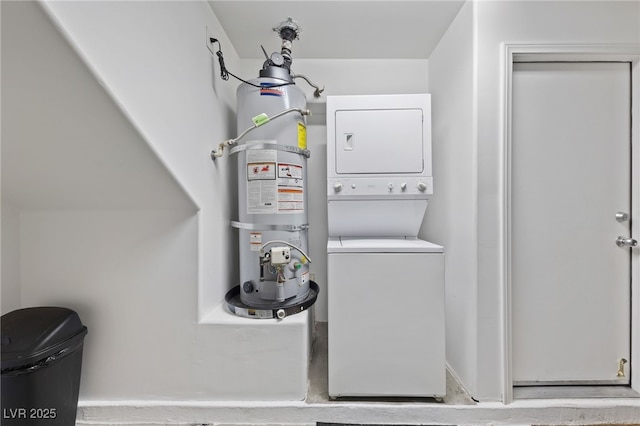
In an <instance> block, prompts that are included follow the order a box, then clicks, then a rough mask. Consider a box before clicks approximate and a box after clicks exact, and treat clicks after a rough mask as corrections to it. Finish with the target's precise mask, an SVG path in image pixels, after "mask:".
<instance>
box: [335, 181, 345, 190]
mask: <svg viewBox="0 0 640 426" xmlns="http://www.w3.org/2000/svg"><path fill="white" fill-rule="evenodd" d="M342 188H344V185H342V184H341V183H340V182H336V183H334V184H333V190H334V191H336V192H340V191H342Z"/></svg>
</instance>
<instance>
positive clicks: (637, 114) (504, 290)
mask: <svg viewBox="0 0 640 426" xmlns="http://www.w3.org/2000/svg"><path fill="white" fill-rule="evenodd" d="M548 61H553V62H630V63H631V80H632V81H631V92H632V93H631V111H632V116H631V123H632V126H631V166H632V177H631V180H632V188H631V211H632V215H633V216H634V217H635V218H636V220H635V221H634V220H632V223H631V233H632V235H633V236H635V237H636V238H638V237H639V236H640V185H639V184H638V183H637V182H640V129H639V127H640V126H638V125H637V124H638V123H640V44H621V45H556V44H527V43H503V44H502V75H501V81H502V84H501V88H502V93H501V102H500V106H501V113H500V116H501V120H502V122H501V126H502V135H501V146H500V159H501V161H500V162H501V164H502V171H501V177H500V188H499V192H500V195H501V196H500V202H501V215H500V218H499V221H500V226H501V230H502V239H501V242H500V247H499V256H500V263H501V265H500V269H501V274H500V287H501V294H502V312H501V317H502V318H501V319H502V321H501V323H502V330H501V332H502V339H501V341H502V365H503V368H504V370H503V383H502V387H503V389H502V396H503V403H505V404H509V403H511V402H512V401H513V375H512V352H511V345H512V339H511V333H512V329H511V319H512V311H511V294H512V293H511V283H512V282H511V188H512V183H511V143H512V122H511V119H512V108H513V93H512V77H513V63H514V62H548ZM630 361H631V362H630V365H631V366H635V368H632V369H631V388H632V389H633V390H635V391H636V392H640V250H633V255H632V259H631V360H630Z"/></svg>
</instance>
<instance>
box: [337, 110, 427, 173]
mask: <svg viewBox="0 0 640 426" xmlns="http://www.w3.org/2000/svg"><path fill="white" fill-rule="evenodd" d="M335 120H336V126H335V132H336V134H335V138H336V147H335V155H336V158H335V160H336V173H338V174H361V173H362V174H364V173H367V174H369V173H375V174H378V173H380V174H397V173H422V172H423V170H424V132H423V125H424V122H423V110H422V109H419V108H410V109H375V110H374V109H371V110H365V109H363V110H338V111H336V115H335Z"/></svg>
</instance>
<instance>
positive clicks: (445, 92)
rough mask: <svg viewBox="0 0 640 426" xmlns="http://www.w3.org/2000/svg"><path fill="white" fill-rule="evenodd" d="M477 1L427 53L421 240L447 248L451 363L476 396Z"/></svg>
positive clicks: (465, 7) (465, 8)
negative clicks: (427, 159) (428, 146)
mask: <svg viewBox="0 0 640 426" xmlns="http://www.w3.org/2000/svg"><path fill="white" fill-rule="evenodd" d="M473 9H474V3H472V2H467V3H466V4H465V5H464V6H463V8H462V9H461V10H460V12H459V13H458V15H457V16H456V19H455V20H454V21H453V23H452V24H451V26H450V27H449V29H448V31H447V33H446V34H445V35H444V37H443V38H442V39H441V40H440V43H439V44H438V46H437V47H436V49H435V50H434V52H433V53H432V54H431V56H430V57H429V87H430V91H431V99H432V120H433V175H434V188H435V190H434V195H433V197H432V199H431V202H430V204H429V210H428V214H427V215H426V216H425V220H424V224H423V228H422V233H421V237H422V238H424V239H427V240H431V241H433V242H436V243H438V244H441V245H443V246H444V247H445V253H446V256H445V276H446V338H447V363H448V365H449V367H450V369H451V370H452V371H453V372H454V374H456V375H457V376H458V377H459V378H460V380H461V382H462V383H464V385H465V386H466V387H467V388H468V390H469V392H470V393H471V394H472V395H475V394H476V393H477V375H476V371H477V366H476V357H477V347H476V343H477V341H476V333H477V330H476V319H477V305H476V297H477V279H476V276H477V245H476V242H477V240H476V238H477V237H476V236H477V229H476V221H475V216H476V191H477V180H476V172H477V166H476V162H477V152H476V142H477V140H476V122H475V120H476V108H475V100H476V99H475V89H476V85H475V84H476V74H475V57H474V36H475V34H474V25H473V18H474V17H473V13H474V10H473Z"/></svg>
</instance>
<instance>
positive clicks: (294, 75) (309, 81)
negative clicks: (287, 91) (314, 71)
mask: <svg viewBox="0 0 640 426" xmlns="http://www.w3.org/2000/svg"><path fill="white" fill-rule="evenodd" d="M291 77H293V78H301V79H303V80H304V81H306V82H307V84H308V85H309V86H311V87H313V88H314V89H316V90H315V91H314V92H313V97H314V98H319V97H320V94H321V93H322V92H324V86H322V89H321V88H320V86H318V85H317V84H314V83H312V82H311V80H309V78H308V77H307V76H304V75H302V74H292V75H291Z"/></svg>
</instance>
